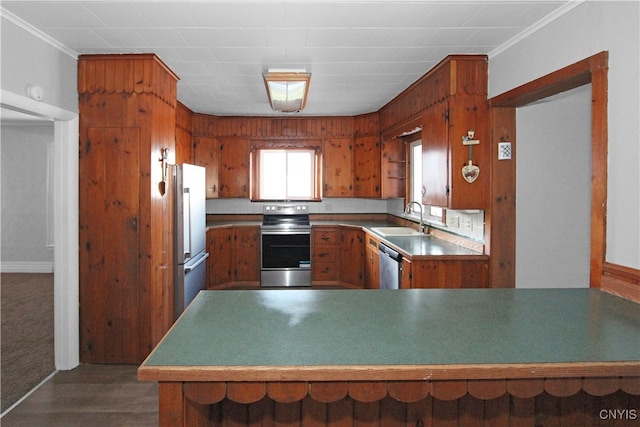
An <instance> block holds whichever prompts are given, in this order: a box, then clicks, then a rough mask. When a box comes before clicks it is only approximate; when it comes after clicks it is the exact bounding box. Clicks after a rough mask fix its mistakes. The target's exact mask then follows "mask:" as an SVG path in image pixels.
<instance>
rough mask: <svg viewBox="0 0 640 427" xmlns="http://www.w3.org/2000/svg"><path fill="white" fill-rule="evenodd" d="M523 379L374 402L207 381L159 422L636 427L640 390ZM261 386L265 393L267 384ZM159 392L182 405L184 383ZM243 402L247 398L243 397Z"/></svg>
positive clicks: (414, 388)
mask: <svg viewBox="0 0 640 427" xmlns="http://www.w3.org/2000/svg"><path fill="white" fill-rule="evenodd" d="M523 381H524V383H525V386H526V387H529V389H530V390H534V389H535V391H534V392H533V393H532V394H531V395H527V393H524V396H521V395H519V394H511V393H507V392H506V391H505V388H506V386H507V384H508V382H506V381H504V380H503V381H502V382H500V385H502V390H499V391H498V392H496V393H492V392H493V391H494V390H493V389H494V384H485V385H484V386H482V385H481V386H480V387H479V388H477V390H478V391H473V392H471V391H470V390H471V387H472V384H473V382H471V381H470V382H468V383H467V381H457V382H454V381H450V382H442V383H441V384H439V385H438V387H437V389H436V388H434V389H432V390H431V392H428V390H429V389H428V388H424V389H423V390H419V389H420V388H421V387H420V385H419V384H412V383H410V382H409V383H407V382H397V383H388V384H385V386H384V387H383V388H381V389H380V390H381V391H382V395H381V396H380V395H376V393H373V394H372V396H373V398H372V399H368V398H363V397H364V395H361V394H357V395H356V394H355V393H354V391H355V388H356V386H357V385H358V383H348V384H347V383H328V384H326V385H323V384H320V383H315V384H313V385H316V384H317V385H318V386H320V387H318V389H317V390H318V391H317V394H316V395H315V396H314V394H313V392H312V390H313V388H310V389H309V394H307V390H305V393H304V394H303V395H302V397H300V398H299V399H296V400H293V401H285V402H283V401H281V400H280V399H273V398H271V397H269V396H267V397H265V393H264V392H262V391H259V390H258V393H250V394H247V393H243V394H240V395H238V396H237V397H234V398H233V399H232V398H231V397H229V396H228V394H229V393H228V392H227V393H225V391H224V390H225V388H224V387H222V388H216V389H215V390H211V389H208V388H207V384H198V386H194V387H193V388H191V387H189V388H187V389H186V390H185V392H184V396H185V397H184V403H183V405H184V408H185V411H184V413H182V414H180V413H179V412H180V411H179V410H176V411H172V412H171V414H169V413H167V416H164V414H163V412H162V411H161V415H160V425H161V426H169V425H171V426H193V425H199V426H222V425H247V426H248V425H302V426H305V427H307V426H316V425H318V426H334V425H335V426H338V425H339V426H343V425H349V426H371V427H390V426H449V425H452V426H465V427H468V426H485V425H491V426H504V425H518V426H534V425H544V426H551V425H567V426H577V425H609V424H611V425H617V426H635V425H637V419H638V415H637V408H638V405H640V396H638V395H637V394H632V393H628V392H625V391H623V390H613V391H611V392H609V393H605V394H602V395H600V394H590V393H588V392H586V391H584V390H582V389H578V390H575V392H573V393H571V394H568V395H563V394H560V395H556V394H554V393H550V392H547V391H544V389H536V387H535V384H533V383H531V384H529V383H528V382H527V381H526V380H523ZM191 385H193V384H189V386H191ZM255 385H256V386H258V387H259V388H260V389H262V390H266V389H268V388H266V387H263V386H260V385H259V384H255ZM313 385H309V387H312V386H313ZM367 385H368V386H369V390H370V391H372V392H373V391H375V390H377V389H378V388H379V387H377V386H376V385H375V383H367ZM473 387H475V386H473ZM233 389H234V390H235V387H234V388H233ZM436 390H437V391H436ZM159 392H160V393H159V394H160V398H161V399H162V400H163V401H167V402H173V403H174V404H176V402H175V401H173V400H172V398H177V400H178V402H179V403H182V396H183V392H182V390H180V385H179V383H161V384H160V389H159ZM225 394H226V395H227V396H226V397H225ZM492 394H493V395H492ZM242 399H244V400H246V402H244V403H243V402H238V401H239V400H242ZM176 409H177V408H176ZM603 410H604V411H605V412H603ZM169 415H171V416H169ZM613 417H615V419H613Z"/></svg>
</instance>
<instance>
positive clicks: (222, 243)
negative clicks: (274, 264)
mask: <svg viewBox="0 0 640 427" xmlns="http://www.w3.org/2000/svg"><path fill="white" fill-rule="evenodd" d="M207 252H209V258H208V259H207V288H208V289H223V288H227V287H229V286H232V285H234V284H242V285H250V286H257V285H258V284H259V282H260V227H259V226H248V225H236V226H226V227H210V228H209V229H208V230H207Z"/></svg>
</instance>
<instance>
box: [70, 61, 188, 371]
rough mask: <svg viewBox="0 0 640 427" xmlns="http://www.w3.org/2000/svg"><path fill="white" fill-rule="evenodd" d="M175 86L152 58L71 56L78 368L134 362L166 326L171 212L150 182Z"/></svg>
mask: <svg viewBox="0 0 640 427" xmlns="http://www.w3.org/2000/svg"><path fill="white" fill-rule="evenodd" d="M176 82H177V77H176V76H175V74H173V73H172V72H171V71H170V70H169V69H168V68H167V67H166V66H165V65H164V64H163V63H162V62H161V61H160V60H159V59H158V58H157V57H155V56H154V55H146V54H145V55H82V56H81V57H80V58H79V61H78V91H79V112H80V166H79V167H80V183H81V185H80V195H79V197H80V218H81V221H80V242H81V251H80V252H81V253H80V330H81V362H86V363H138V362H141V361H142V360H143V359H144V357H146V355H147V354H148V353H149V352H150V350H151V349H152V347H153V346H154V345H155V344H156V343H157V342H158V341H159V340H160V338H161V337H162V336H163V335H164V333H165V332H166V331H167V330H168V328H169V326H170V324H171V321H172V320H173V293H172V285H171V284H172V277H173V263H172V258H173V253H172V251H173V245H172V244H171V242H172V240H173V235H172V223H173V215H172V211H173V209H172V208H173V207H172V205H171V200H170V198H169V197H164V196H162V195H161V194H160V192H159V188H158V184H159V182H160V181H161V180H162V163H161V162H160V156H161V150H162V149H163V148H168V149H169V151H170V152H174V151H175V139H176V138H175V134H176V111H175V108H176V100H175V94H176ZM98 141H100V142H99V143H98ZM95 144H98V145H97V146H96V147H98V146H100V145H102V146H103V147H106V146H109V147H111V148H110V149H109V150H104V149H98V148H95V149H92V147H93V146H94V145H95ZM113 150H116V152H114V151H113ZM133 157H135V161H133V160H131V162H127V159H133ZM100 165H101V166H100ZM100 171H102V172H100ZM98 174H99V175H98ZM96 188H101V190H99V191H96ZM132 200H136V201H137V205H135V207H134V205H133V204H132V202H131V201H132ZM118 209H119V210H120V212H124V211H122V209H126V212H128V214H126V215H125V214H118V213H116V212H118ZM98 234H102V235H103V237H99V236H98ZM118 236H121V237H120V238H118ZM125 236H128V237H125ZM122 239H124V240H122ZM132 239H135V244H134V242H133V240H132ZM97 248H100V249H99V250H100V253H101V258H102V259H101V260H100V261H96V260H95V259H94V257H95V256H96V255H92V253H95V251H97V250H98V249H97ZM107 260H108V261H107ZM106 264H108V268H107V267H105V265H106ZM98 267H99V268H100V269H106V270H108V273H99V272H98V271H96V268H98ZM96 313H101V314H100V315H98V314H96Z"/></svg>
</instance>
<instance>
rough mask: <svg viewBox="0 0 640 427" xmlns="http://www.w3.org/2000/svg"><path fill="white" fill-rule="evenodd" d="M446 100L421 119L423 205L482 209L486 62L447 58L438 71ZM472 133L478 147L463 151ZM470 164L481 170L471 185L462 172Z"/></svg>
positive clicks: (486, 162)
mask: <svg viewBox="0 0 640 427" xmlns="http://www.w3.org/2000/svg"><path fill="white" fill-rule="evenodd" d="M439 67H440V69H439V70H438V71H439V72H438V73H435V74H434V78H435V76H439V78H441V79H444V81H443V82H442V83H443V85H444V87H445V88H447V89H446V91H445V95H446V96H445V98H443V99H442V100H440V101H439V102H437V103H435V104H433V105H431V106H430V107H429V108H428V109H427V110H426V111H425V112H424V113H423V114H422V182H423V189H422V194H423V199H422V202H423V204H425V205H433V206H441V207H447V208H450V209H484V208H485V205H486V194H487V189H488V182H489V181H488V180H489V146H490V144H489V134H490V132H489V126H490V124H489V109H488V104H487V99H486V87H487V62H486V59H484V58H475V57H458V56H456V57H451V58H448V59H447V60H445V61H443V62H442V63H441V64H440V65H439ZM469 130H473V131H474V132H475V137H474V139H476V140H479V141H480V143H479V144H477V145H471V146H469V145H464V144H463V137H465V136H466V135H467V132H468V131H469ZM469 147H472V156H471V160H472V163H473V165H474V166H477V167H479V170H480V172H479V174H478V175H477V177H476V178H475V181H473V182H468V181H467V180H465V178H464V176H463V173H462V169H463V167H464V166H466V165H468V163H469V160H470V159H469V151H470V150H469Z"/></svg>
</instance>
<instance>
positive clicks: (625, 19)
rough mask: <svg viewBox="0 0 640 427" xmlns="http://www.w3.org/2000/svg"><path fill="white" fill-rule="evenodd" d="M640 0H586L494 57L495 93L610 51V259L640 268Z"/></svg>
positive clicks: (491, 62)
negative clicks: (616, 0)
mask: <svg viewBox="0 0 640 427" xmlns="http://www.w3.org/2000/svg"><path fill="white" fill-rule="evenodd" d="M638 28H640V3H639V2H636V1H627V2H609V1H606V2H605V1H586V2H584V3H582V4H580V5H578V6H577V7H575V8H574V9H572V10H570V11H569V12H567V13H566V14H564V15H562V16H560V17H559V18H558V19H556V20H555V21H553V22H551V23H549V24H548V25H546V26H544V27H543V28H541V29H540V30H538V31H536V32H534V33H533V34H531V35H529V36H528V37H526V38H525V39H523V40H521V41H519V42H517V43H516V44H514V45H513V46H511V47H510V48H508V49H506V50H504V51H501V52H497V53H494V54H493V55H491V57H490V60H489V96H490V97H493V96H496V95H499V94H501V93H504V92H506V91H508V90H510V89H513V88H514V87H517V86H519V85H521V84H524V83H527V82H529V81H531V80H534V79H536V78H538V77H541V76H543V75H546V74H548V73H551V72H553V71H555V70H558V69H560V68H562V67H565V66H567V65H570V64H573V63H575V62H577V61H580V60H582V59H584V58H587V57H589V56H592V55H594V54H596V53H598V52H601V51H608V52H609V118H608V121H609V159H608V168H609V176H608V188H607V192H608V194H607V197H608V204H607V253H606V261H607V262H611V263H614V264H620V265H623V266H627V267H631V268H640V169H639V168H638V164H640V128H639V123H638V117H640V105H639V104H640V84H639V78H638V76H639V75H640V59H639V58H640V32H639V31H638Z"/></svg>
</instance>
